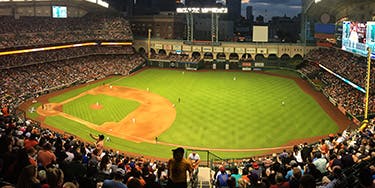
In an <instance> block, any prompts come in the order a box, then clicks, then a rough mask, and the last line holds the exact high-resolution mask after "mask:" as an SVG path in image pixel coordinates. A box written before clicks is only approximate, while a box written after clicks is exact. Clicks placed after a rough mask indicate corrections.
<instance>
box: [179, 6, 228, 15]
mask: <svg viewBox="0 0 375 188" xmlns="http://www.w3.org/2000/svg"><path fill="white" fill-rule="evenodd" d="M176 12H177V13H193V14H207V13H216V14H226V13H228V8H226V7H223V8H214V7H213V8H203V7H182V8H177V9H176Z"/></svg>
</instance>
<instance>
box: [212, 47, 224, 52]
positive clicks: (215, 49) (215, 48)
mask: <svg viewBox="0 0 375 188" xmlns="http://www.w3.org/2000/svg"><path fill="white" fill-rule="evenodd" d="M214 52H217V53H220V52H224V50H223V47H214Z"/></svg>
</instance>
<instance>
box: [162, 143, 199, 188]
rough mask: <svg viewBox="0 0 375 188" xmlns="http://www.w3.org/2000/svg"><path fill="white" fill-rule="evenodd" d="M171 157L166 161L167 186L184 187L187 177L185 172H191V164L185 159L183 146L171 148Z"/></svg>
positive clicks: (172, 187) (171, 187) (173, 187)
mask: <svg viewBox="0 0 375 188" xmlns="http://www.w3.org/2000/svg"><path fill="white" fill-rule="evenodd" d="M172 151H173V158H172V159H169V161H168V178H169V181H168V187H170V188H186V187H187V177H186V172H189V174H190V175H191V173H192V172H193V166H192V164H191V163H190V162H189V161H187V160H186V159H185V158H183V156H184V152H185V150H184V148H181V147H178V148H176V149H173V150H172Z"/></svg>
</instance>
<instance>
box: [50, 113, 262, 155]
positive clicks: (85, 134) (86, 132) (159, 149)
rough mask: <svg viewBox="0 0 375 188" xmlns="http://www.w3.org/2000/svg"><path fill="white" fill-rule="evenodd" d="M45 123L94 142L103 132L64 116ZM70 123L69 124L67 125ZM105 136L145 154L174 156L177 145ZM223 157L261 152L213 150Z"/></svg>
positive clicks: (117, 146)
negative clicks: (93, 137) (94, 136)
mask: <svg viewBox="0 0 375 188" xmlns="http://www.w3.org/2000/svg"><path fill="white" fill-rule="evenodd" d="M45 123H46V124H48V125H53V126H54V127H56V128H57V129H60V130H62V131H64V132H66V133H69V134H71V135H75V136H78V137H80V138H82V139H83V140H85V141H87V142H91V143H94V140H93V139H92V138H91V137H90V133H92V134H94V135H98V134H103V133H101V132H98V131H96V130H94V129H90V128H87V127H86V126H85V125H82V124H80V123H77V122H75V121H72V120H69V119H66V118H63V117H61V116H49V117H47V118H46V120H45ZM67 125H69V126H67ZM104 135H105V137H110V140H111V141H110V142H107V141H105V143H104V146H105V147H110V148H113V149H114V150H119V151H123V152H132V153H139V154H140V155H145V156H155V157H161V158H165V159H167V158H170V157H172V152H171V150H172V149H174V148H175V147H171V146H165V145H159V144H150V143H134V142H131V141H127V140H123V139H120V138H116V137H113V136H111V135H107V134H104ZM212 153H214V154H216V155H218V156H220V157H222V158H241V157H248V156H252V155H256V154H258V153H259V152H241V153H227V152H212ZM200 155H201V158H202V159H204V160H205V159H206V157H205V156H206V153H203V152H201V153H200Z"/></svg>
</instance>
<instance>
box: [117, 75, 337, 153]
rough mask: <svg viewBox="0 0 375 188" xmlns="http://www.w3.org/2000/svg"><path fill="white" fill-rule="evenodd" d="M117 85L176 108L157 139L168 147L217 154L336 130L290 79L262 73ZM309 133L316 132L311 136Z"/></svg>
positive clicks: (154, 78) (146, 78)
mask: <svg viewBox="0 0 375 188" xmlns="http://www.w3.org/2000/svg"><path fill="white" fill-rule="evenodd" d="M234 77H235V78H236V79H234ZM114 84H115V85H120V86H128V87H134V88H139V89H143V90H146V89H147V88H149V89H150V92H154V93H157V94H159V95H161V96H164V97H166V98H168V99H169V100H170V101H171V102H172V103H175V104H176V110H177V117H176V120H175V122H174V124H173V126H172V127H171V128H170V129H169V130H167V131H166V132H165V133H163V134H162V135H161V136H160V137H159V139H160V140H161V141H164V142H170V143H177V144H182V145H191V146H200V147H216V148H220V147H221V148H258V147H275V146H280V145H282V144H285V143H286V142H288V141H289V140H292V139H297V138H304V137H313V136H318V135H325V134H329V133H331V132H336V131H337V130H338V127H337V126H336V124H335V123H334V122H333V121H332V120H331V119H330V117H329V116H328V115H327V114H325V112H324V111H323V110H322V109H321V107H320V106H319V105H318V104H317V103H316V102H315V101H314V100H313V99H312V98H311V97H310V96H308V95H306V94H305V93H304V92H303V91H302V90H301V89H300V88H299V87H298V86H297V84H296V83H295V82H294V81H293V80H290V79H284V78H279V77H274V76H269V75H263V74H258V73H244V72H185V71H170V70H154V69H151V70H146V71H143V72H141V73H139V74H137V75H136V76H133V77H129V78H126V79H122V80H119V81H116V82H114ZM178 97H180V98H181V103H178V102H177V98H178ZM283 101H284V103H285V105H282V102H283ZM316 122H319V123H316ZM311 127H313V128H314V130H316V131H314V132H311ZM285 132H287V133H288V134H284V133H285ZM245 133H247V134H245ZM240 135H241V136H240ZM243 135H247V136H245V137H243ZM264 135H269V138H272V141H270V140H269V139H266V137H265V136H264Z"/></svg>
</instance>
